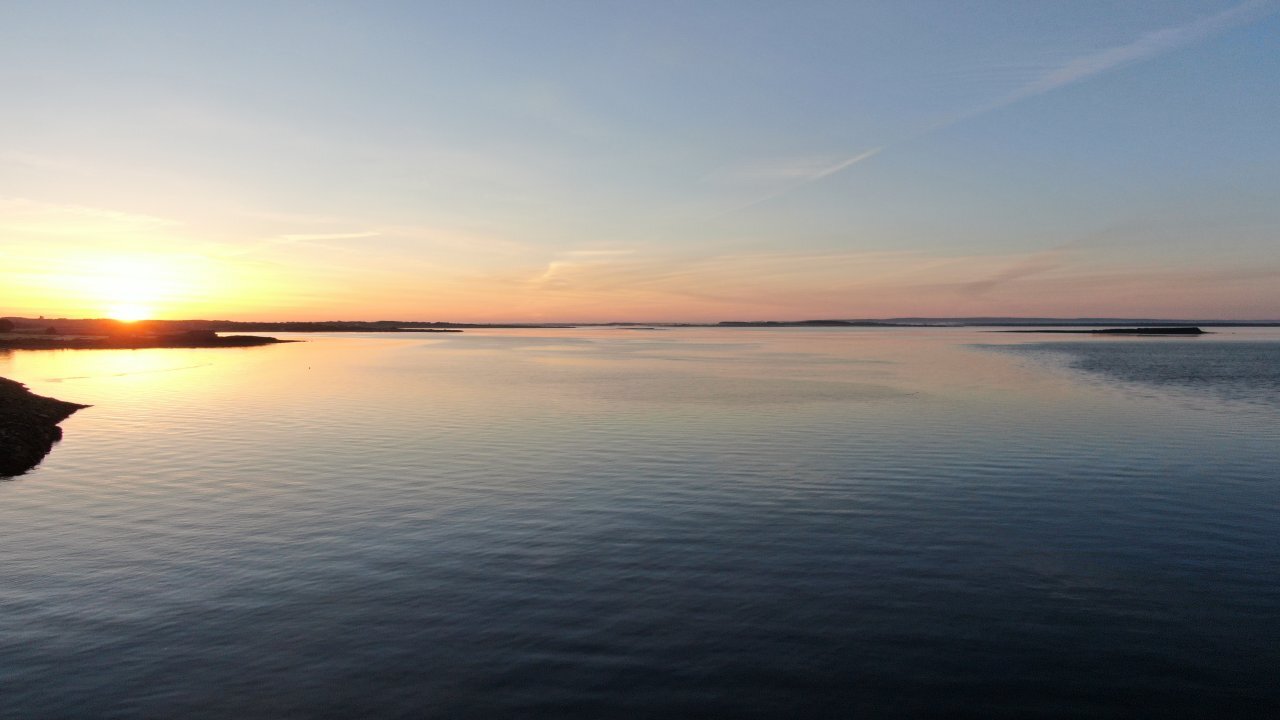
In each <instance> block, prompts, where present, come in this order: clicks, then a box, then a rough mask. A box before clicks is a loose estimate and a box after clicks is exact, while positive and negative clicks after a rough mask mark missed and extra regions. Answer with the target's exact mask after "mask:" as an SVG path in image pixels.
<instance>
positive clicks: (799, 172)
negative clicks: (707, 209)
mask: <svg viewBox="0 0 1280 720" xmlns="http://www.w3.org/2000/svg"><path fill="white" fill-rule="evenodd" d="M881 150H884V148H883V147H874V148H871V149H870V150H866V151H864V152H860V153H858V154H857V155H852V156H849V157H841V158H839V159H837V160H835V161H828V162H826V163H813V162H811V161H806V160H805V159H804V158H790V159H783V160H781V161H776V162H775V163H773V164H771V165H759V166H756V168H757V169H756V172H757V175H756V177H757V178H760V179H767V178H768V177H770V174H771V176H772V178H773V179H775V180H783V181H785V184H784V185H783V186H782V187H780V188H778V189H776V190H774V191H772V192H769V193H766V194H764V195H761V196H760V197H757V198H755V199H753V200H749V201H747V202H745V203H742V204H740V205H736V206H734V207H732V208H730V209H729V210H726V211H724V212H722V213H720V214H719V215H718V216H717V217H720V216H724V215H728V214H730V213H735V212H741V211H742V210H746V209H747V208H750V207H753V206H755V205H759V204H760V203H763V202H768V201H769V200H773V199H774V198H778V197H782V196H783V195H787V194H789V193H792V192H795V191H796V190H799V189H800V188H802V187H804V186H805V185H808V184H810V183H814V182H817V181H819V180H821V179H823V178H827V177H831V176H832V175H835V174H836V173H838V172H841V171H843V170H846V169H848V168H851V167H853V166H854V165H857V164H858V163H860V162H862V161H863V160H870V159H871V158H873V157H875V156H876V155H879V154H880V151H881ZM762 170H763V171H764V172H761V171H762ZM738 177H748V176H746V175H738Z"/></svg>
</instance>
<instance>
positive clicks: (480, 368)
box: [0, 328, 1280, 717]
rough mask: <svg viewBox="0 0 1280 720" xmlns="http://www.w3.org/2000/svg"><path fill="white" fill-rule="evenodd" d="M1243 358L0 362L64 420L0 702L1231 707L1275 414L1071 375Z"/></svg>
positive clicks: (1030, 349) (727, 342)
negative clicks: (64, 406) (65, 406)
mask: <svg viewBox="0 0 1280 720" xmlns="http://www.w3.org/2000/svg"><path fill="white" fill-rule="evenodd" d="M1242 337H1244V338H1245V339H1246V340H1248V341H1249V342H1244V341H1242V339H1241V338H1242ZM1276 338H1280V333H1277V332H1270V334H1268V331H1256V332H1254V333H1253V334H1252V335H1248V334H1246V335H1244V336H1232V337H1226V336H1213V337H1206V338H1201V339H1197V340H1196V341H1194V343H1187V342H1185V341H1184V342H1183V343H1182V344H1177V343H1167V342H1165V343H1163V344H1159V345H1157V344H1151V343H1147V341H1146V340H1145V339H1144V340H1142V341H1132V340H1131V341H1128V342H1127V343H1122V342H1119V341H1115V340H1112V339H1107V340H1103V341H1102V342H1099V343H1093V342H1090V341H1088V340H1084V341H1079V342H1070V343H1047V344H1046V343H1044V339H1043V337H1037V336H1034V335H1011V334H999V333H986V332H982V331H980V330H971V329H927V328H926V329H907V330H856V331H852V332H850V331H845V330H814V329H778V330H763V331H762V330H751V329H743V330H739V329H693V328H688V329H678V330H671V331H668V332H664V333H661V338H660V339H659V338H653V339H652V340H651V339H649V337H648V336H643V337H641V336H640V334H639V333H619V332H615V331H612V330H610V329H607V328H600V329H586V328H582V329H575V330H489V331H468V332H466V333H462V334H456V335H452V334H451V335H448V336H440V337H435V336H433V337H430V338H424V337H406V336H404V335H390V336H380V337H379V336H339V335H331V336H313V337H309V338H307V339H308V342H305V343H297V344H288V345H277V346H271V347H263V348H250V349H244V350H226V349H219V350H147V351H103V352H38V353H35V352H33V353H14V354H12V355H10V356H9V357H8V358H7V359H0V371H2V373H3V374H5V375H7V376H9V377H12V378H14V379H17V380H19V381H22V382H26V383H28V384H29V385H30V386H31V387H32V389H33V390H35V391H36V392H39V393H41V394H47V395H52V396H54V397H59V398H63V399H66V400H72V401H76V402H84V403H90V404H92V405H93V407H92V408H89V409H86V410H83V411H81V412H79V413H77V414H76V415H74V416H72V417H71V418H70V419H69V420H67V421H66V423H64V427H65V428H66V439H65V440H64V441H63V442H62V443H61V444H60V445H59V446H58V447H57V448H55V450H54V452H53V454H51V455H50V456H49V458H48V459H47V460H46V461H45V463H44V464H43V465H42V466H40V467H39V468H38V469H37V470H36V471H34V472H32V473H30V474H29V475H26V476H23V477H22V478H19V479H17V480H15V481H13V482H8V483H4V484H0V528H4V533H5V536H6V540H7V545H6V547H7V550H6V552H5V553H4V554H3V555H0V667H4V668H7V669H8V670H7V672H9V677H10V679H11V680H13V683H12V685H11V687H14V688H17V691H16V692H10V693H7V697H6V704H7V706H8V707H9V708H16V709H17V710H16V712H17V713H18V714H21V715H25V716H40V715H41V714H42V713H43V714H45V715H49V716H57V715H61V716H69V715H77V714H79V715H110V714H112V713H117V714H134V715H142V716H184V717H218V716H223V717H225V716H232V715H234V716H240V717H255V716H257V717H266V716H286V715H293V716H305V715H316V714H320V713H321V712H322V711H323V710H324V708H326V707H332V706H333V703H338V704H340V705H341V706H343V707H346V708H352V709H353V712H354V713H355V714H365V715H383V716H386V715H395V714H397V713H399V714H404V712H406V710H405V708H408V707H414V708H421V707H427V708H435V709H436V710H438V714H439V715H440V716H471V717H495V716H531V715H543V716H557V717H564V716H574V715H576V716H582V717H589V716H602V715H607V714H610V713H609V710H610V709H616V708H617V707H618V703H619V702H624V701H625V702H629V703H631V705H629V706H628V707H631V708H632V709H634V710H635V713H634V714H636V715H653V716H658V715H665V716H679V715H681V714H688V713H689V712H690V708H695V707H696V708H702V709H704V710H706V711H707V712H709V713H712V714H719V715H722V716H743V715H748V714H750V713H751V712H753V711H754V709H758V708H760V707H773V706H782V705H779V704H783V705H785V704H786V703H790V702H793V701H794V698H795V697H796V695H795V693H796V687H797V686H803V687H804V688H805V697H807V698H810V699H811V700H812V703H813V707H814V709H815V712H816V713H817V714H823V713H826V714H829V715H837V714H839V713H841V712H843V711H845V710H847V708H849V707H852V706H854V705H856V704H857V703H863V704H864V705H863V706H866V707H877V706H879V707H883V706H885V704H886V703H894V702H899V701H901V700H902V698H904V697H910V698H917V699H918V698H925V699H927V701H922V702H925V705H924V706H922V708H923V710H922V712H923V713H924V714H935V715H936V714H944V712H945V711H946V710H947V708H949V707H956V706H964V707H967V708H976V709H977V710H982V711H984V713H985V714H997V713H998V712H1000V711H1002V709H1003V710H1007V709H1008V708H1007V706H1003V705H1001V704H1000V701H999V700H998V698H1003V697H1008V696H1009V695H1010V694H1014V695H1019V694H1020V695H1022V696H1027V697H1036V698H1037V699H1038V700H1040V699H1048V701H1051V702H1054V703H1057V704H1058V705H1059V706H1060V707H1064V708H1069V709H1071V710H1072V711H1073V712H1074V711H1079V713H1083V714H1087V711H1089V710H1090V709H1091V708H1093V709H1096V707H1097V706H1096V705H1092V704H1090V703H1089V702H1085V701H1082V700H1081V699H1080V698H1081V697H1082V694H1083V695H1087V696H1089V697H1098V698H1104V699H1106V700H1107V701H1108V702H1111V703H1115V702H1122V703H1138V702H1141V703H1143V705H1142V706H1143V707H1148V708H1152V709H1153V711H1155V710H1162V711H1169V712H1173V711H1178V710H1181V709H1185V708H1186V707H1193V706H1196V703H1206V702H1221V701H1223V700H1224V698H1227V697H1228V696H1229V695H1230V693H1229V692H1227V691H1225V690H1222V688H1224V687H1227V685H1226V684H1224V683H1223V682H1222V673H1223V672H1224V667H1225V666H1224V664H1223V663H1222V662H1221V660H1220V658H1222V657H1225V656H1227V655H1226V653H1227V652H1228V651H1229V653H1230V656H1231V657H1234V658H1237V660H1235V661H1233V662H1232V665H1231V668H1230V670H1231V676H1232V681H1231V685H1230V687H1234V688H1246V689H1247V690H1245V691H1240V692H1243V696H1244V697H1245V698H1246V699H1254V700H1257V699H1263V700H1265V699H1267V697H1268V695H1267V693H1268V692H1270V693H1272V695H1274V690H1273V689H1271V690H1268V689H1267V688H1271V685H1270V683H1271V680H1272V677H1273V668H1274V665H1275V662H1277V661H1280V657H1277V656H1276V646H1275V644H1274V643H1270V642H1267V641H1266V638H1269V637H1275V635H1276V632H1278V631H1280V626H1278V625H1277V618H1280V583H1277V581H1276V580H1275V578H1274V572H1273V570H1274V567H1276V566H1277V564H1280V555H1277V552H1278V551H1277V549H1276V546H1275V543H1274V527H1275V523H1274V520H1275V518H1274V512H1273V509H1274V508H1275V507H1277V506H1278V505H1280V495H1278V494H1277V493H1278V492H1280V491H1278V490H1277V489H1276V487H1275V484H1274V475H1275V472H1274V471H1275V457H1274V448H1275V447H1277V445H1278V444H1280V437H1277V433H1278V430H1277V428H1280V422H1277V419H1278V418H1277V415H1276V411H1275V406H1274V405H1268V404H1265V403H1261V404H1260V403H1256V402H1253V403H1246V402H1241V399H1242V398H1237V397H1234V396H1226V395H1222V394H1215V393H1195V392H1188V391H1186V390H1185V389H1184V387H1183V386H1184V385H1185V384H1186V383H1181V384H1180V383H1177V382H1166V383H1160V384H1143V383H1139V382H1135V381H1133V380H1130V379H1119V380H1117V379H1112V375H1110V374H1105V373H1103V372H1098V371H1089V372H1080V371H1079V370H1076V369H1073V368H1072V367H1071V366H1070V363H1071V362H1073V358H1078V357H1082V355H1081V352H1083V353H1084V354H1085V355H1088V354H1089V353H1091V352H1094V350H1093V349H1095V348H1101V350H1097V352H1096V353H1095V354H1096V355H1097V357H1100V358H1111V360H1110V362H1111V363H1112V364H1113V365H1115V364H1116V363H1117V362H1118V361H1117V360H1116V357H1118V356H1122V355H1124V354H1125V353H1128V354H1130V355H1132V354H1134V352H1138V353H1139V354H1140V353H1141V352H1142V351H1143V349H1144V348H1146V349H1151V350H1156V351H1159V352H1160V353H1162V355H1161V357H1163V358H1164V359H1163V360H1161V362H1167V361H1169V358H1170V357H1171V356H1170V353H1171V352H1173V351H1175V350H1176V351H1177V352H1178V353H1180V354H1182V355H1183V356H1184V359H1185V362H1186V363H1191V362H1193V360H1192V356H1193V355H1194V353H1195V352H1200V351H1203V352H1205V353H1208V355H1209V356H1214V357H1216V356H1217V355H1220V354H1222V353H1228V354H1229V353H1230V352H1232V350H1234V349H1235V348H1237V347H1238V348H1240V349H1241V350H1243V351H1244V352H1246V353H1252V352H1255V351H1256V352H1261V353H1264V355H1265V354H1266V353H1270V352H1272V349H1273V348H1274V345H1272V344H1270V343H1272V342H1274V339H1276ZM1251 343H1253V344H1257V345H1259V347H1257V348H1254V347H1253V345H1251ZM979 344H985V345H993V344H995V345H1015V346H1017V348H1016V350H1014V351H1009V352H1006V351H995V350H993V349H990V348H981V347H974V345H979ZM1049 345H1053V346H1061V345H1069V346H1071V347H1073V348H1076V349H1075V350H1073V351H1072V352H1071V353H1063V352H1060V351H1059V349H1060V348H1059V349H1050V348H1049ZM1228 345H1230V348H1228ZM1184 346H1185V347H1186V350H1185V352H1184V350H1183V348H1184ZM566 348H573V350H572V351H566ZM1079 348H1084V350H1079ZM1124 348H1130V349H1128V350H1126V349H1124ZM1265 356H1266V357H1271V356H1270V355H1265ZM1240 357H1244V356H1243V355H1242V356H1240ZM1136 362H1137V361H1136V360H1133V359H1132V358H1131V359H1130V360H1129V361H1126V363H1127V364H1124V363H1121V364H1124V365H1125V367H1131V369H1132V367H1137V365H1136V364H1135V363H1136ZM1268 362H1269V361H1268ZM1135 372H1136V371H1135ZM1228 374H1229V373H1228ZM1241 387H1244V386H1241ZM1259 392H1269V390H1267V389H1266V386H1263V387H1262V389H1261V390H1260V391H1259ZM1188 398H1194V402H1189V401H1188ZM11 638H17V639H18V640H10V639H11ZM86 648H90V649H91V651H89V650H85V649H86ZM1205 648H1216V649H1217V650H1221V651H1222V652H1217V651H1214V652H1206V651H1205ZM174 667H181V668H183V672H181V673H174V672H172V668H174ZM1171 667H1172V668H1174V669H1175V670H1176V672H1171V671H1170V668H1171ZM1117 679H1123V682H1119V681H1118V680H1117ZM797 684H798V685H797ZM227 687H237V688H242V689H243V692H237V693H227V692H225V691H223V690H222V689H223V688H227ZM602 688H603V689H602ZM548 698H554V699H555V700H554V701H552V700H548ZM1153 699H1154V700H1153ZM548 703H550V704H548ZM867 703H870V704H869V705H867ZM930 703H932V704H930ZM1153 703H1154V704H1153ZM1259 703H1261V700H1259ZM1135 706H1136V705H1135ZM977 710H975V712H977ZM355 711H359V712H355ZM925 711H928V712H925Z"/></svg>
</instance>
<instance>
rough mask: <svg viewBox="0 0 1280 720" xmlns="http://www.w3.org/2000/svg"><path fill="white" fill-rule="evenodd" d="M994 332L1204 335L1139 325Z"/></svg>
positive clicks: (1194, 330) (1196, 330)
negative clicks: (1090, 328) (1088, 328)
mask: <svg viewBox="0 0 1280 720" xmlns="http://www.w3.org/2000/svg"><path fill="white" fill-rule="evenodd" d="M995 332H1007V333H1044V334H1053V333H1059V334H1068V335H1080V334H1084V335H1205V334H1207V333H1205V331H1204V330H1201V329H1200V328H1198V327H1182V326H1177V327H1139V328H1095V329H1092V330H1062V329H1056V330H1055V329H1045V330H996V331H995Z"/></svg>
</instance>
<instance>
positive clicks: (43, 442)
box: [0, 378, 89, 477]
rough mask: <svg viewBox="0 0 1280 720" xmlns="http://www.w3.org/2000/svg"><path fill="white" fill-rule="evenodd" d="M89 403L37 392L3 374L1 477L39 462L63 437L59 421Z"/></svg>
mask: <svg viewBox="0 0 1280 720" xmlns="http://www.w3.org/2000/svg"><path fill="white" fill-rule="evenodd" d="M86 407H89V406H88V405H79V404H76V403H70V402H64V401H62V400H55V399H53V398H48V397H42V396H40V395H36V394H34V393H32V392H31V391H30V390H27V388H26V386H25V385H23V384H22V383H19V382H14V381H13V380H7V379H5V378H0V477H5V476H12V475H21V474H22V473H24V472H26V471H28V470H30V469H31V468H33V467H35V466H36V465H38V464H39V463H40V461H41V460H43V459H44V456H45V455H47V454H48V453H49V451H50V450H51V449H53V444H54V443H55V442H57V441H58V440H61V439H62V428H60V427H58V423H60V422H62V421H63V420H66V419H67V417H68V416H70V415H71V413H74V412H75V411H77V410H79V409H81V408H86Z"/></svg>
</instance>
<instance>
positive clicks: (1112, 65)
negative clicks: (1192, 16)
mask: <svg viewBox="0 0 1280 720" xmlns="http://www.w3.org/2000/svg"><path fill="white" fill-rule="evenodd" d="M1277 10H1280V3H1276V2H1275V1H1274V0H1250V1H1249V2H1245V3H1241V4H1240V5H1236V6H1235V7H1232V8H1228V9H1227V10H1224V11H1222V12H1220V13H1217V14H1215V15H1210V16H1208V17H1203V18H1200V19H1199V20H1195V21H1193V22H1190V23H1187V24H1185V25H1178V26H1175V27H1167V28H1161V29H1160V30H1155V31H1152V32H1148V33H1145V34H1143V35H1142V36H1140V37H1138V38H1137V39H1136V40H1133V41H1131V42H1128V43H1126V44H1124V45H1117V46H1115V47H1109V48H1105V49H1102V50H1098V51H1096V52H1092V53H1088V54H1085V55H1081V56H1079V57H1076V58H1073V59H1072V60H1069V61H1067V62H1065V63H1063V64H1061V65H1059V66H1057V67H1054V68H1052V69H1050V70H1048V71H1047V72H1044V73H1042V74H1041V75H1040V76H1039V77H1037V78H1036V79H1034V80H1032V81H1031V82H1028V83H1025V84H1024V85H1022V86H1021V87H1018V88H1017V89H1015V90H1014V91H1012V92H1010V93H1008V94H1007V95H1005V96H1003V97H1001V98H999V99H997V100H995V101H993V102H990V103H988V104H986V105H981V106H979V107H976V108H973V109H970V110H967V111H964V112H962V113H959V114H957V115H954V116H952V117H950V118H947V119H945V120H943V121H941V122H939V123H937V124H935V125H933V126H932V127H931V128H929V130H930V131H933V130H939V129H942V128H944V127H948V126H950V125H954V124H955V123H958V122H961V121H963V120H968V119H970V118H974V117H977V116H979V115H985V114H986V113H989V112H992V111H994V110H998V109H1000V108H1003V107H1007V106H1009V105H1012V104H1014V103H1017V102H1021V101H1022V100H1026V99H1028V98H1032V97H1036V96H1037V95H1043V94H1045V93H1048V92H1052V91H1054V90H1057V89H1059V88H1063V87H1066V86H1068V85H1074V84H1076V83H1080V82H1084V81H1086V80H1089V79H1090V78H1093V77H1096V76H1098V75H1102V74H1104V73H1107V72H1110V71H1112V70H1115V69H1117V68H1119V67H1122V66H1125V65H1132V64H1135V63H1140V62H1145V61H1147V60H1151V59H1154V58H1156V57H1159V56H1161V55H1164V54H1166V53H1169V52H1173V51H1175V50H1179V49H1181V48H1184V47H1189V46H1191V45H1194V44H1196V43H1199V42H1202V41H1204V40H1207V39H1209V38H1211V37H1213V36H1214V35H1218V34H1220V33H1223V32H1226V31H1227V30H1230V29H1232V28H1235V27H1240V26H1242V25H1248V24H1250V23H1254V22H1257V21H1259V20H1261V19H1263V18H1264V17H1266V16H1268V15H1271V14H1272V13H1275V12H1276V11H1277Z"/></svg>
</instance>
